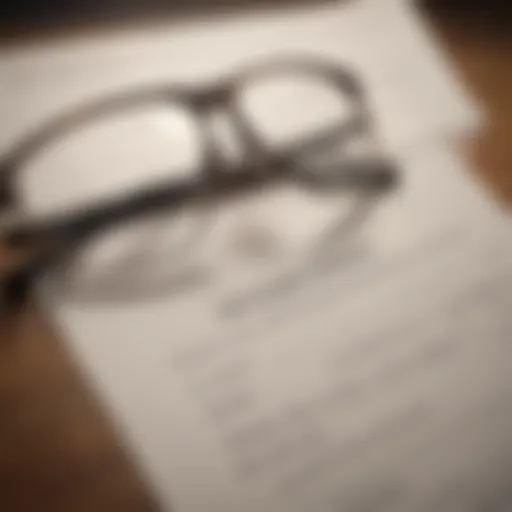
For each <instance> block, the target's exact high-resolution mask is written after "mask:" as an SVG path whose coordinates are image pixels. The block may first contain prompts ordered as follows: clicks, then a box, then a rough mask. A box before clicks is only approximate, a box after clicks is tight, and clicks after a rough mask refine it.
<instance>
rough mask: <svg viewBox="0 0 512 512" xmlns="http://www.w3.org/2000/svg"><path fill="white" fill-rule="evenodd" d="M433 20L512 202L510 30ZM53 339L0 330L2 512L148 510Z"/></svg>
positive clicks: (502, 195)
mask: <svg viewBox="0 0 512 512" xmlns="http://www.w3.org/2000/svg"><path fill="white" fill-rule="evenodd" d="M432 16H433V19H434V21H435V25H436V27H437V29H438V31H439V34H440V37H441V40H442V41H443V42H444V44H445V46H446V48H447V50H448V52H449V53H451V54H452V55H453V57H454V59H455V61H456V63H457V64H458V68H459V71H460V73H461V74H462V75H463V77H464V79H465V80H466V81H467V83H468V84H469V86H470V87H471V89H472V90H473V91H474V93H475V94H476V95H477V96H478V97H479V98H480V99H481V100H482V101H483V103H484V105H486V106H487V108H488V111H489V114H490V122H489V126H488V128H487V129H486V130H485V132H484V133H483V134H481V135H480V136H479V137H478V138H477V140H474V141H472V143H471V146H470V148H469V151H470V153H471V158H472V159H473V160H474V162H475V163H476V164H477V165H478V172H480V173H481V175H482V176H483V178H484V179H485V181H486V182H488V183H489V184H491V186H492V187H493V190H495V192H496V196H497V198H499V200H505V199H509V200H512V99H511V93H512V32H511V31H509V35H508V36H507V35H503V34H498V33H497V32H495V31H492V30H491V31H487V30H484V29H482V28H479V27H475V26H473V25H471V24H465V23H461V22H460V21H457V19H454V18H452V17H451V16H446V15H442V14H439V13H437V14H436V13H432ZM57 338H58V336H56V335H55V332H53V333H52V329H51V328H50V327H49V325H48V324H47V322H46V321H45V319H44V318H43V317H42V315H41V314H40V313H38V311H37V310H36V308H35V307H34V306H31V307H29V308H27V310H26V311H24V312H23V314H21V315H20V316H19V317H18V318H12V319H8V320H7V321H3V323H2V325H1V326H0V510H1V511H2V512H15V511H23V512H31V511H34V512H45V511H51V512H57V511H74V512H79V511H88V512H92V511H94V512H102V511H105V512H116V511H126V512H130V511H147V510H153V508H154V507H153V506H152V503H151V500H150V498H149V496H147V494H146V493H145V491H144V488H143V486H142V484H141V483H140V479H139V478H138V476H137V472H136V469H135V465H134V464H133V463H132V462H131V461H129V460H128V459H127V457H126V455H125V454H124V452H123V450H122V447H120V446H119V444H118V443H117V441H116V436H115V432H113V429H112V428H111V427H110V426H109V424H108V422H107V421H106V420H105V418H104V417H103V416H102V413H101V411H100V408H99V406H98V405H97V403H96V402H95V400H94V398H93V397H92V395H91V394H90V393H89V392H88V390H87V387H86V385H85V384H84V381H83V380H82V379H81V378H80V372H79V370H78V369H77V368H76V367H75V366H74V364H73V362H72V361H71V360H70V358H69V357H68V356H67V354H66V350H65V347H64V345H63V344H61V343H58V342H57Z"/></svg>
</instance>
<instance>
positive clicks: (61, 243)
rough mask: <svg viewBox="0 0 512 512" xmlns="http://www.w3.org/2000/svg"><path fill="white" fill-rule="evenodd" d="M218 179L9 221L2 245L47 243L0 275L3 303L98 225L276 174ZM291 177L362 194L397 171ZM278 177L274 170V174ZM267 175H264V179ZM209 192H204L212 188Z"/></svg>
mask: <svg viewBox="0 0 512 512" xmlns="http://www.w3.org/2000/svg"><path fill="white" fill-rule="evenodd" d="M222 176H223V179H222V180H223V182H220V183H217V184H216V186H215V187H214V188H212V189H211V190H210V191H208V186H209V182H208V181H207V180H203V182H200V181H198V180H194V179H185V180H182V181H177V180H173V182H172V183H169V182H165V183H162V184H159V185H153V186H151V187H148V188H146V189H145V190H142V191H137V192H135V193H133V194H128V195H126V196H123V197H120V198H119V199H117V200H113V201H110V202H108V203H106V204H101V205H98V206H95V207H90V208H88V209H86V210H84V211H82V212H76V213H73V214H72V215H68V216H65V215H64V216H59V217H56V218H54V219H48V220H45V221H43V222H41V223H39V224H28V225H17V226H16V225H13V226H11V227H10V228H9V227H8V228H7V229H6V230H5V234H4V239H5V241H6V242H7V244H11V245H14V246H16V245H24V244H25V243H27V244H29V245H30V243H31V242H32V241H34V240H35V241H36V242H37V241H38V240H41V241H42V243H44V242H45V241H46V240H47V241H49V245H50V249H49V251H47V252H44V253H43V254H42V255H41V256H39V257H35V258H34V259H32V260H31V261H29V262H28V263H26V264H24V265H22V266H21V267H18V268H16V269H15V270H14V271H13V272H12V273H10V274H9V275H7V276H6V277H5V276H4V277H3V278H2V277H0V294H3V295H4V300H5V301H6V302H7V303H8V304H9V303H10V304H13V305H18V304H19V303H20V302H23V300H24V299H25V296H26V294H27V292H28V290H29V289H30V287H31V285H32V283H33V282H34V281H35V280H36V279H37V278H38V277H39V276H40V274H42V273H44V272H46V271H47V270H48V269H49V268H50V267H52V266H53V265H55V264H57V263H58V262H60V261H61V260H62V259H63V258H65V257H66V255H67V254H68V252H69V251H72V250H73V248H74V247H76V245H78V244H80V243H82V242H84V241H85V240H86V239H87V238H88V237H90V236H92V235H93V234H95V233H97V232H98V231H99V230H101V229H106V228H108V227H113V226H115V225H116V224H117V223H118V222H126V221H129V220H131V219H134V218H138V217H141V216H144V215H147V214H154V213H158V212H159V211H167V212H172V211H173V210H175V211H177V210H179V209H180V208H182V207H183V206H184V205H185V204H187V203H188V202H189V201H190V200H195V199H198V198H200V197H203V198H204V197H208V196H210V197H211V196H212V195H213V196H215V195H216V194H219V195H224V193H227V194H228V195H229V193H230V192H231V193H233V192H235V193H236V192H237V191H239V190H241V189H247V188H250V187H252V186H254V185H258V184H260V183H265V181H268V179H270V180H272V179H273V178H275V177H276V173H272V172H269V173H265V171H263V172H262V174H258V173H245V172H243V171H240V170H239V172H236V171H234V172H233V173H228V174H225V173H223V175H222ZM292 176H295V179H297V180H299V181H301V182H302V183H303V184H304V185H306V186H312V187H316V188H321V189H333V188H335V189H338V188H355V189H357V190H359V191H362V192H383V191H386V190H388V189H389V188H390V187H391V186H393V185H394V184H395V183H396V177H397V172H396V169H395V168H394V166H392V165H391V164H389V163H388V162H386V161H381V162H370V163H368V164H365V165H360V166H354V165H351V166H348V167H347V168H345V169H341V172H340V166H339V164H338V165H337V164H330V166H328V167H324V168H322V169H320V170H319V172H318V173H314V172H313V173H311V172H310V173H307V172H301V170H300V169H299V168H294V169H293V173H292ZM277 177H279V173H277ZM266 178H267V179H266ZM212 191H213V194H212V193H210V194H208V192H212Z"/></svg>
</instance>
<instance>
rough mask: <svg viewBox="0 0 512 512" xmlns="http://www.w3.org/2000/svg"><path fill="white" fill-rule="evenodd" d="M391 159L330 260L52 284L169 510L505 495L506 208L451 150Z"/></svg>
mask: <svg viewBox="0 0 512 512" xmlns="http://www.w3.org/2000/svg"><path fill="white" fill-rule="evenodd" d="M399 165H400V170H401V173H402V175H403V181H402V184H401V186H400V187H399V188H398V189H397V190H396V191H395V192H394V193H393V194H392V195H391V196H390V197H388V198H387V199H383V201H382V203H381V204H379V205H378V206H376V207H375V209H374V210H373V211H372V213H371V214H370V215H369V216H368V218H367V219H366V220H365V222H364V223H362V224H361V225H360V226H359V229H358V234H357V235H354V236H353V237H352V238H351V240H350V242H348V241H347V243H346V244H344V245H343V246H342V247H343V250H340V251H339V252H336V253H335V254H331V257H330V258H328V259H327V260H325V259H320V260H306V261H301V262H300V264H297V262H296V261H295V260H294V259H293V258H290V259H289V260H287V262H286V263H285V264H282V265H281V264H279V265H276V266H275V268H273V267H272V266H271V268H270V269H269V268H267V269H266V272H265V273H258V274H257V275H255V273H253V272H252V273H250V275H249V276H244V275H243V272H242V271H241V270H240V269H238V270H237V269H236V268H235V270H234V271H233V272H232V273H230V272H229V270H230V269H229V268H227V269H226V268H222V267H219V268H218V272H219V274H220V275H219V279H218V280H212V281H210V282H208V284H206V285H204V287H202V288H199V289H196V290H195V291H194V290H192V291H188V292H183V291H180V292H177V293H176V294H174V295H173V294H172V293H169V295H168V296H165V297H161V298H159V299H152V300H147V301H142V302H136V303H130V304H125V305H120V304H116V305H112V306H110V307H108V306H106V305H105V304H102V305H97V306H96V307H94V305H92V304H87V305H86V306H84V305H83V304H82V305H81V304H80V303H77V304H72V303H69V302H66V301H59V300H54V301H53V303H52V305H51V307H50V309H51V313H52V314H53V315H54V318H55V319H56V322H57V324H56V325H57V326H59V329H60V333H61V335H62V339H63V340H67V342H68V344H69V347H70V349H71V351H72V354H74V356H75V357H76V359H77V361H79V362H80V364H81V365H82V367H83V369H84V370H85V373H86V375H88V376H89V378H90V382H91V384H92V387H93V389H94V390H95V391H96V393H97V396H98V397H99V398H100V402H102V403H103V405H104V407H105V410H106V411H108V412H109V413H110V415H111V418H112V421H113V422H114V424H115V425H116V426H117V428H118V431H119V433H120V436H121V439H123V440H124V441H125V443H126V446H127V449H128V450H129V451H130V452H131V453H132V454H133V455H134V456H135V457H136V460H137V461H138V462H139V464H140V466H141V468H142V471H143V474H144V475H145V477H146V478H147V482H148V485H149V486H150V488H151V489H152V490H153V493H154V495H155V496H156V497H157V499H158V501H159V503H160V504H161V506H162V509H163V510H173V511H177V512H215V511H219V512H220V511H240V510H244V511H253V510H254V511H260V510H269V511H276V512H277V511H279V512H283V511H288V510H289V511H297V510H300V511H307V512H313V511H315V512H317V511H318V512H324V511H325V512H332V511H339V510H343V511H365V512H371V511H382V510H390V511H391V510H392V511H400V510H403V511H407V512H410V511H416V510H417V511H431V510H436V511H446V512H452V511H454V510H461V511H468V510H479V509H478V508H476V507H477V504H478V506H480V507H482V508H481V509H485V510H507V509H508V508H509V507H510V506H511V505H512V501H510V500H511V497H510V493H509V489H510V467H511V465H512V446H511V445H510V431H511V428H512V409H511V407H510V404H511V403H512V401H511V398H512V379H511V378H510V371H509V356H510V350H511V342H512V323H511V321H510V311H511V306H512V258H511V254H512V251H511V246H512V244H511V243H510V241H511V236H512V235H511V233H512V232H511V226H510V219H507V218H506V217H504V213H503V212H499V211H498V210H497V209H495V208H494V207H492V206H491V205H490V202H489V200H488V198H486V197H485V192H484V191H483V189H482V188H481V187H480V185H479V184H477V183H476V182H475V181H474V180H472V179H470V177H469V176H470V174H469V172H468V171H467V168H466V166H465V164H464V162H463V161H461V159H460V158H458V157H457V156H455V155H454V154H453V152H451V151H450V150H449V149H448V148H446V147H441V146H432V147H430V148H428V149H427V148H423V149H422V150H421V151H414V152H413V154H407V155H404V156H402V157H401V158H400V159H399ZM249 268H250V267H249ZM248 272H249V271H248ZM498 505H499V506H500V507H501V508H498ZM471 507H474V508H471ZM492 507H496V508H492Z"/></svg>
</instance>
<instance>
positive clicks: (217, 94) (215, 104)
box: [188, 83, 232, 113]
mask: <svg viewBox="0 0 512 512" xmlns="http://www.w3.org/2000/svg"><path fill="white" fill-rule="evenodd" d="M231 97H232V88H231V87H229V86H228V85H226V84H224V83H221V84H214V85H208V86H204V87H200V88H197V89H195V90H193V91H190V93H189V97H188V100H189V103H190V105H191V106H192V107H193V108H194V109H195V110H197V111H199V112H201V113H204V112H209V111H212V110H216V109H222V108H224V107H226V106H227V105H228V103H229V102H230V100H231Z"/></svg>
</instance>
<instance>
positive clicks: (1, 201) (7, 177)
mask: <svg viewBox="0 0 512 512" xmlns="http://www.w3.org/2000/svg"><path fill="white" fill-rule="evenodd" d="M11 170H12V166H11V164H10V163H8V162H1V163H0V208H2V207H5V206H7V205H11V204H12V202H13V192H12V187H11V174H12V171H11Z"/></svg>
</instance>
